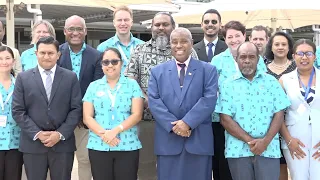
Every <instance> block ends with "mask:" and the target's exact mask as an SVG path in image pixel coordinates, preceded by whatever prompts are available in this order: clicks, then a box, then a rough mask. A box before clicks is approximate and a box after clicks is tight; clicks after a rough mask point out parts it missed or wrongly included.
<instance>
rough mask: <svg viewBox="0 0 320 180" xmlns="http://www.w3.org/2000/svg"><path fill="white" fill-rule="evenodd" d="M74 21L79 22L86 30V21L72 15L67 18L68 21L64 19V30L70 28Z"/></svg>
mask: <svg viewBox="0 0 320 180" xmlns="http://www.w3.org/2000/svg"><path fill="white" fill-rule="evenodd" d="M75 21H78V22H80V23H81V24H82V25H83V27H84V28H87V27H86V21H85V20H84V19H83V18H82V17H80V16H78V15H73V16H70V17H68V19H66V22H65V24H64V28H68V27H69V26H70V24H72V23H73V22H75Z"/></svg>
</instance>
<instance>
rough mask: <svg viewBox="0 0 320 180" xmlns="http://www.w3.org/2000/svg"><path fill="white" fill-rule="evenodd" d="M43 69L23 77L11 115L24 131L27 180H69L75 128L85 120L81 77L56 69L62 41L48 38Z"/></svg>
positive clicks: (40, 51) (41, 48)
mask: <svg viewBox="0 0 320 180" xmlns="http://www.w3.org/2000/svg"><path fill="white" fill-rule="evenodd" d="M36 47H37V51H36V55H37V58H38V66H37V67H35V68H33V69H30V70H28V71H25V72H22V73H20V74H19V75H18V77H17V80H16V83H15V89H14V92H13V99H12V115H13V118H14V120H15V121H16V122H17V123H18V125H19V126H20V128H21V130H22V131H21V136H20V148H19V150H20V151H21V152H23V160H24V165H25V169H26V174H27V178H28V179H30V180H45V179H46V177H47V171H48V168H49V169H50V177H51V180H70V179H71V171H72V166H73V159H74V151H75V150H76V146H75V137H74V133H73V131H74V129H75V128H76V126H77V124H78V123H79V121H80V119H81V115H82V108H81V93H80V85H79V82H78V79H77V77H76V74H75V73H73V72H71V71H69V70H66V69H63V68H60V67H58V66H57V65H56V62H57V60H58V59H59V55H60V53H59V42H58V41H56V40H54V38H53V37H43V38H41V39H39V41H38V42H37V44H36Z"/></svg>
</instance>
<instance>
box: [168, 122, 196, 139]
mask: <svg viewBox="0 0 320 180" xmlns="http://www.w3.org/2000/svg"><path fill="white" fill-rule="evenodd" d="M171 124H172V125H174V126H173V128H172V131H173V132H174V133H175V134H177V135H178V136H181V137H190V136H191V130H190V126H189V125H188V124H186V123H185V122H183V120H178V121H174V122H171Z"/></svg>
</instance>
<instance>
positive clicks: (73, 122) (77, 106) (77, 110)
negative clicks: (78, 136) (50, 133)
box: [57, 74, 82, 139]
mask: <svg viewBox="0 0 320 180" xmlns="http://www.w3.org/2000/svg"><path fill="white" fill-rule="evenodd" d="M71 83H72V89H70V108H69V109H70V110H69V113H68V115H67V118H66V120H65V121H64V123H62V124H61V125H60V127H59V128H58V129H57V131H58V132H59V133H61V134H62V135H63V137H64V138H65V139H69V138H70V137H71V136H72V135H73V131H74V129H75V128H76V127H77V125H78V123H79V122H80V121H81V119H82V103H81V90H80V83H79V81H78V78H77V76H76V74H73V78H72V80H71Z"/></svg>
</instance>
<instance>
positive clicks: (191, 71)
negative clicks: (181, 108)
mask: <svg viewBox="0 0 320 180" xmlns="http://www.w3.org/2000/svg"><path fill="white" fill-rule="evenodd" d="M196 70H197V64H196V62H195V60H194V59H193V58H191V59H190V62H189V66H188V68H187V72H186V75H185V77H184V81H183V88H182V93H181V98H180V105H181V103H182V100H183V99H184V97H185V95H186V93H187V90H188V88H189V86H190V84H191V81H192V79H193V77H194V76H195V74H196Z"/></svg>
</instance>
